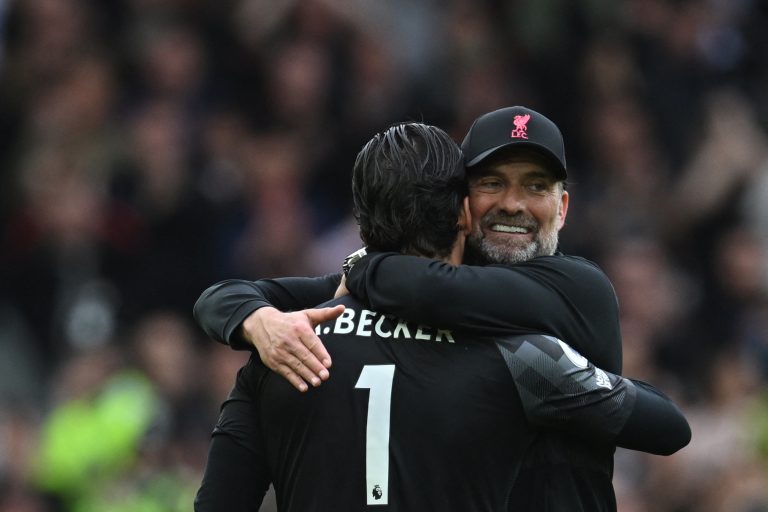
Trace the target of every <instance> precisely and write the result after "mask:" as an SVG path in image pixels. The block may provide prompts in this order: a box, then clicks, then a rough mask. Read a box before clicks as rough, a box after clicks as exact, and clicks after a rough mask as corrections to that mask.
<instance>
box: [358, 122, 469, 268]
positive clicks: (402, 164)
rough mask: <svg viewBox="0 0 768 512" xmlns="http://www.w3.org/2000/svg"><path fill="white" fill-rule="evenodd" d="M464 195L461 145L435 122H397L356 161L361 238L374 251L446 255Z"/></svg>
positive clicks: (371, 141)
mask: <svg viewBox="0 0 768 512" xmlns="http://www.w3.org/2000/svg"><path fill="white" fill-rule="evenodd" d="M466 195H467V183H466V178H465V174H464V161H463V156H462V152H461V149H460V148H459V146H458V145H457V144H456V142H455V141H454V140H453V139H451V137H450V136H449V135H448V134H447V133H445V132H444V131H443V130H441V129H440V128H437V127H435V126H430V125H425V124H420V123H400V124H396V125H393V126H391V127H390V128H389V129H388V130H386V131H384V132H382V133H378V134H377V135H376V136H374V137H373V138H372V139H371V140H370V141H368V143H367V144H366V145H365V147H363V149H362V150H361V151H360V153H358V155H357V159H356V160H355V167H354V171H353V173H352V197H353V200H354V205H355V218H356V219H357V222H358V224H359V225H360V237H361V238H362V240H363V243H364V244H365V245H366V246H368V247H369V248H370V249H373V250H379V251H398V252H404V253H409V254H418V255H421V256H428V257H436V258H442V257H445V256H447V255H448V254H450V252H451V249H452V247H453V244H454V242H455V240H456V235H457V234H458V232H459V228H458V225H457V223H458V218H459V213H460V212H461V208H462V202H463V199H464V197H465V196H466Z"/></svg>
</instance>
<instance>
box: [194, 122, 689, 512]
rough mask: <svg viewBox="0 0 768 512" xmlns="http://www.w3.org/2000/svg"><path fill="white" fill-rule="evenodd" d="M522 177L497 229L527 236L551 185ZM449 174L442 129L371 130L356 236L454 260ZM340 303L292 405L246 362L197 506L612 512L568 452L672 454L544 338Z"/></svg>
mask: <svg viewBox="0 0 768 512" xmlns="http://www.w3.org/2000/svg"><path fill="white" fill-rule="evenodd" d="M507 165H512V167H515V162H512V163H511V164H509V163H508V162H506V161H505V162H504V163H503V164H502V166H507ZM497 174H499V175H501V174H503V172H498V173H497ZM512 174H513V175H514V176H517V174H516V173H512ZM520 174H522V175H523V176H522V177H519V179H518V177H514V178H513V179H510V182H514V183H517V182H520V183H522V184H523V185H522V186H523V187H524V188H526V189H531V191H532V192H533V193H534V194H533V195H534V196H535V197H534V199H535V200H534V201H530V202H531V203H532V208H529V209H532V210H533V211H535V212H536V213H534V214H532V218H534V220H531V219H522V220H520V219H518V220H514V221H506V220H505V221H503V222H504V225H505V226H513V227H516V226H518V227H519V225H522V226H523V228H521V229H523V231H526V230H527V231H526V232H527V233H528V234H531V233H534V231H535V232H539V231H544V230H540V229H538V228H537V229H534V227H535V223H538V222H539V220H535V219H538V218H541V219H545V218H546V217H547V215H546V208H543V207H542V208H537V206H538V205H534V204H533V203H537V201H538V200H539V198H543V199H541V200H543V201H544V202H546V201H547V200H549V201H550V202H552V199H547V195H548V192H547V191H551V189H553V188H554V187H555V183H556V180H554V179H552V178H551V177H550V176H548V175H544V176H541V174H542V172H541V170H540V169H534V170H532V171H531V169H528V167H525V166H524V167H523V172H522V173H520ZM463 177H464V166H463V161H462V154H461V153H460V152H459V150H458V147H456V146H455V143H453V142H452V141H450V138H449V137H448V136H447V135H446V134H445V133H444V132H442V131H441V130H438V129H436V128H434V127H426V126H424V125H418V124H416V125H413V124H406V125H402V126H397V127H393V128H391V129H390V130H387V132H385V133H384V134H380V135H377V136H376V137H375V138H374V139H373V140H372V141H371V142H370V143H369V144H368V145H367V146H366V147H365V148H364V149H363V151H362V152H361V153H360V155H359V156H358V159H357V161H356V164H355V172H354V177H353V190H354V195H355V204H356V209H357V211H358V215H359V220H360V227H361V236H362V237H363V240H364V241H365V242H366V243H367V244H369V246H371V247H378V248H380V249H390V250H392V249H399V250H401V251H404V252H409V253H415V254H419V255H421V256H427V257H441V258H443V259H444V260H445V261H447V263H446V265H449V266H452V265H451V264H453V265H455V264H456V263H458V261H460V258H461V246H462V245H463V243H462V242H463V241H464V240H463V237H462V236H461V233H460V230H459V227H457V217H458V224H459V226H462V225H463V226H466V220H465V219H466V213H461V211H460V210H461V208H462V198H463V196H464V194H465V193H466V189H465V184H464V181H463ZM498 179H499V180H500V181H503V180H504V179H503V178H498ZM516 186H517V185H516ZM483 187H488V189H489V190H495V188H494V187H493V186H490V183H484V184H482V185H481V188H483ZM483 193H484V192H483ZM549 195H551V196H552V197H555V195H554V194H549ZM555 203H556V201H555ZM466 204H467V202H466V201H464V205H465V208H466ZM555 209H556V208H555ZM539 210H541V211H540V212H539ZM392 212H395V213H394V214H393V213H392ZM539 213H540V214H541V215H539ZM495 222H502V221H501V220H498V219H497V220H496V221H495ZM547 222H549V221H547ZM525 226H527V227H525ZM505 229H506V228H505ZM516 229H517V228H515V229H513V230H512V231H515V230H516ZM464 232H465V233H466V230H464ZM457 237H458V238H457ZM534 238H535V237H534ZM514 245H516V247H517V246H519V247H522V248H523V250H527V249H525V247H524V246H526V245H530V244H514ZM534 245H536V244H534ZM515 250H517V248H516V249H515ZM417 259H423V258H417ZM364 260H365V258H363V259H360V260H359V261H358V262H356V263H355V265H354V266H353V268H352V272H355V270H356V269H355V268H354V267H356V266H357V265H360V264H365V263H364ZM424 261H426V262H428V263H430V260H426V259H424ZM431 263H432V264H438V263H437V262H436V261H434V260H432V261H431ZM347 267H349V265H347ZM336 282H337V283H338V279H336ZM282 284H283V285H286V287H287V288H290V287H291V286H292V284H291V283H290V282H289V281H283V282H282ZM293 284H297V283H293ZM267 288H269V287H267ZM299 288H300V287H299ZM444 299H445V301H446V302H450V301H452V300H453V297H450V296H447V297H444ZM341 300H342V304H344V305H346V306H347V308H348V311H346V312H345V316H344V317H342V318H340V320H339V321H336V322H331V323H325V324H323V325H321V326H319V329H318V333H320V332H322V333H323V334H322V336H323V339H324V340H325V342H326V343H327V344H328V348H329V350H331V352H332V353H333V354H334V358H335V359H336V364H335V365H334V371H335V376H334V378H333V379H331V380H330V381H329V382H328V383H326V384H324V385H323V387H321V388H320V389H316V390H313V392H312V393H309V394H307V395H301V394H299V393H296V392H295V391H294V390H292V389H291V388H290V387H289V386H288V384H287V383H286V382H284V381H282V379H279V378H278V377H277V376H276V375H275V374H274V373H272V372H270V371H268V370H267V368H266V367H265V366H264V365H263V364H262V363H261V361H259V359H258V357H256V356H255V355H254V357H252V359H251V361H250V362H249V364H248V365H247V366H246V367H245V368H244V369H243V370H241V372H240V374H239V375H238V381H237V382H238V384H237V386H236V389H235V390H234V391H233V394H232V395H231V397H230V399H229V400H228V401H227V403H226V405H225V407H224V408H223V412H222V416H221V418H220V420H219V424H218V426H217V435H216V436H215V437H214V441H213V444H212V450H211V456H210V458H209V463H208V467H207V469H206V477H205V479H204V482H203V486H202V487H201V490H200V492H199V494H198V499H197V501H196V510H200V511H203V510H233V511H234V510H253V509H254V508H255V507H256V506H257V505H258V502H259V501H260V499H261V498H262V497H263V494H264V492H265V490H266V487H267V485H268V484H269V482H270V481H272V482H274V483H275V487H276V489H277V494H278V501H279V503H280V504H281V510H282V509H284V510H289V511H290V510H302V511H307V510H367V508H366V506H375V507H376V508H377V510H440V511H449V510H456V511H465V510H488V511H491V510H493V511H496V510H507V509H508V508H509V509H510V510H512V509H514V510H521V511H523V510H531V511H533V510H536V511H542V510H565V509H566V508H567V510H572V511H576V510H585V511H586V510H590V511H599V510H611V506H613V507H614V508H615V503H613V504H611V502H610V499H607V500H603V499H602V497H600V496H597V495H596V493H595V495H593V494H592V493H593V492H594V489H596V488H599V487H600V485H602V484H601V483H600V482H599V481H596V478H595V476H594V475H593V474H592V473H591V471H592V468H591V467H590V465H591V464H596V465H598V466H599V464H600V462H601V461H600V460H597V459H595V460H592V458H591V456H590V455H589V454H584V453H583V452H584V451H589V447H590V446H592V443H595V445H608V444H610V445H611V446H612V445H613V443H615V444H618V445H620V446H626V447H628V448H634V449H642V450H649V451H652V452H654V453H670V452H671V451H674V450H676V449H678V448H679V447H680V446H682V445H684V444H685V443H687V439H688V437H689V435H690V432H689V430H688V427H687V424H686V422H685V420H684V418H682V415H680V414H679V411H677V410H676V409H675V408H674V406H672V405H671V404H670V403H669V401H668V400H666V399H665V398H664V397H662V396H660V395H658V394H656V393H655V392H653V390H652V389H651V388H649V387H646V386H644V385H643V384H642V383H633V382H630V381H628V380H627V379H623V378H620V377H618V376H616V375H613V374H610V373H605V372H603V371H602V370H599V369H597V368H595V367H594V366H592V365H591V364H589V363H588V362H587V361H586V360H585V359H584V358H583V357H581V356H580V355H579V354H577V353H575V352H574V351H573V350H572V349H571V348H570V347H568V346H567V345H565V344H564V343H562V342H560V341H559V340H557V339H555V338H552V337H550V336H542V335H540V334H535V333H534V332H535V331H533V330H529V332H530V334H525V335H523V336H510V335H509V333H510V332H512V331H511V330H509V329H506V330H505V329H499V332H498V335H494V336H491V337H489V336H483V337H479V336H478V335H476V334H470V332H471V331H464V332H459V331H455V332H454V331H450V330H442V329H433V328H429V327H425V326H424V325H422V323H419V324H418V325H417V324H416V323H414V324H406V323H403V322H400V321H399V320H397V319H395V318H393V317H390V316H389V315H382V314H380V313H378V312H375V311H374V310H368V309H364V306H363V305H362V304H361V303H360V302H358V301H356V300H355V299H353V298H351V297H346V298H344V299H341ZM337 302H338V301H337ZM331 304H333V303H331ZM398 333H399V334H398ZM483 334H485V331H483ZM361 414H362V418H361ZM366 414H367V421H366V419H365V418H366ZM390 414H391V420H390ZM564 429H567V430H564ZM558 433H560V434H558ZM662 433H664V434H666V435H661V434H662ZM561 441H563V442H564V443H566V444H562V445H561V444H560V443H561ZM382 443H383V444H382ZM329 453H330V456H332V457H333V458H334V460H333V463H331V464H328V462H329V461H327V457H329ZM582 456H586V459H585V460H583V461H581V460H579V465H578V467H573V463H574V462H575V461H576V460H577V459H574V457H578V458H581V457H582ZM552 457H555V459H553V458H552ZM557 463H559V464H560V466H562V467H566V468H569V470H571V473H569V474H568V473H565V472H564V471H563V470H562V469H558V468H557V467H556V465H557ZM390 464H391V465H390ZM382 468H383V469H382ZM543 468H546V469H547V470H548V474H542V471H543ZM577 473H578V474H577ZM553 478H556V480H553ZM609 485H610V482H609ZM366 504H367V505H366ZM564 507H566V508H564Z"/></svg>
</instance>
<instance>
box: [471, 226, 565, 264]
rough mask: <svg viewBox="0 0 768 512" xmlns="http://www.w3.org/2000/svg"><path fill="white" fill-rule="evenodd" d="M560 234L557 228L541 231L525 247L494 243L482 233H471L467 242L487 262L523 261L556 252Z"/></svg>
mask: <svg viewBox="0 0 768 512" xmlns="http://www.w3.org/2000/svg"><path fill="white" fill-rule="evenodd" d="M558 234H559V233H558V231H557V230H556V229H553V230H551V231H549V232H547V233H541V232H539V236H537V237H536V238H535V239H534V240H533V241H532V242H531V243H529V244H528V245H526V246H525V247H523V248H520V247H516V246H509V245H504V244H499V243H494V242H492V241H490V240H488V239H487V238H485V236H483V234H482V233H481V234H480V235H479V236H478V235H476V234H474V233H473V234H471V235H470V236H469V238H468V239H467V243H468V244H469V245H470V246H471V247H472V248H473V249H474V251H475V252H477V253H479V254H480V257H481V258H483V259H484V260H485V263H522V262H523V261H528V260H530V259H533V258H536V257H538V256H550V255H552V254H555V251H556V250H557V243H558Z"/></svg>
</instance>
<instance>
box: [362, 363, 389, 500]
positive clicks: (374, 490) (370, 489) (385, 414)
mask: <svg viewBox="0 0 768 512" xmlns="http://www.w3.org/2000/svg"><path fill="white" fill-rule="evenodd" d="M394 376H395V365H393V364H384V365H366V366H363V371H362V372H361V373H360V378H358V379H357V384H355V388H357V389H370V393H369V395H368V423H367V426H366V431H365V436H366V437H365V482H366V489H367V490H366V493H367V496H368V501H367V504H368V505H386V504H387V503H388V498H389V493H388V490H389V412H390V405H391V401H392V380H393V378H394Z"/></svg>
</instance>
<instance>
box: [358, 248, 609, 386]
mask: <svg viewBox="0 0 768 512" xmlns="http://www.w3.org/2000/svg"><path fill="white" fill-rule="evenodd" d="M347 288H348V289H349V290H350V293H352V294H353V295H355V296H356V297H358V298H359V299H361V300H362V301H363V302H365V303H368V304H370V305H371V307H372V308H373V309H375V310H378V311H383V312H386V313H390V314H393V315H395V316H398V317H401V318H404V319H406V320H410V321H419V322H422V323H426V324H430V325H441V326H445V327H446V328H450V329H460V330H471V331H475V332H481V333H484V334H491V335H508V334H521V333H548V334H552V335H554V336H556V337H558V338H561V339H567V340H568V341H569V343H572V344H573V345H574V346H575V347H577V348H578V349H579V350H581V351H583V352H584V353H586V354H588V355H589V356H590V358H591V359H592V360H593V361H595V362H596V363H597V364H598V365H600V366H601V367H603V368H606V369H607V370H610V371H612V372H614V373H621V334H620V329H619V314H618V300H617V298H616V293H615V291H614V289H613V285H612V284H611V282H610V280H609V279H608V277H607V276H606V275H605V273H604V272H603V271H602V270H600V269H599V267H598V266H597V265H595V264H594V263H592V262H590V261H588V260H585V259H583V258H578V257H575V256H565V255H554V256H543V257H538V258H534V259H532V260H529V261H526V262H523V263H518V264H514V265H488V266H483V267H478V266H469V265H459V266H455V265H450V264H447V263H443V262H439V261H434V260H430V259H426V258H420V257H417V256H405V255H399V254H395V253H373V254H369V255H368V256H365V257H364V258H362V259H361V260H360V261H359V262H357V263H356V264H355V266H354V267H353V268H352V270H351V271H350V273H349V275H348V277H347Z"/></svg>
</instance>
